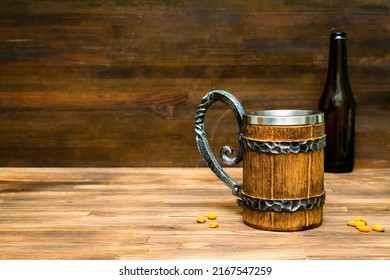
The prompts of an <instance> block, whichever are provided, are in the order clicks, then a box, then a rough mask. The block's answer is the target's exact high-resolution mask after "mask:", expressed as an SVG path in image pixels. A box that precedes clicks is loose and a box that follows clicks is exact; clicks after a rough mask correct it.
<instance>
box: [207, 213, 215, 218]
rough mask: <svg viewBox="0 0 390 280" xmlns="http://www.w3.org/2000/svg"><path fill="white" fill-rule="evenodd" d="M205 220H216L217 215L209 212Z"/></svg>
mask: <svg viewBox="0 0 390 280" xmlns="http://www.w3.org/2000/svg"><path fill="white" fill-rule="evenodd" d="M207 218H209V220H216V219H217V214H215V213H214V212H209V213H208V214H207Z"/></svg>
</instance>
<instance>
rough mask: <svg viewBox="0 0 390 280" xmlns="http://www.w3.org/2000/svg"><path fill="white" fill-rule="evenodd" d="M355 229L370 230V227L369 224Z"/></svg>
mask: <svg viewBox="0 0 390 280" xmlns="http://www.w3.org/2000/svg"><path fill="white" fill-rule="evenodd" d="M357 229H358V230H359V231H362V232H370V231H371V228H370V227H369V226H360V227H358V228H357Z"/></svg>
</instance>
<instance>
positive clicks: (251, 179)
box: [195, 90, 325, 231]
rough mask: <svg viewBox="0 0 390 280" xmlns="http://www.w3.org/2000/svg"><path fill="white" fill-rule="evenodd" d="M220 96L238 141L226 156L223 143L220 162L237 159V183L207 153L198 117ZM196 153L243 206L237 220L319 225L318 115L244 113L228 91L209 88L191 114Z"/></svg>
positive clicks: (266, 225)
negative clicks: (235, 149) (239, 171)
mask: <svg viewBox="0 0 390 280" xmlns="http://www.w3.org/2000/svg"><path fill="white" fill-rule="evenodd" d="M216 101H221V102H223V103H225V104H227V105H228V106H229V108H231V109H232V110H233V112H234V114H235V116H236V119H237V122H238V126H239V131H238V141H239V143H240V146H239V151H238V152H237V154H236V155H235V156H234V157H232V158H230V157H229V156H228V155H227V154H228V153H231V152H232V149H231V147H228V146H224V147H222V149H221V152H220V157H221V160H222V162H223V163H225V164H227V165H234V164H237V163H239V162H240V161H243V183H242V184H239V183H237V182H236V181H235V180H233V179H232V178H231V177H230V176H229V175H228V174H227V173H226V172H225V171H224V170H223V169H222V168H221V166H220V165H219V163H218V161H217V160H216V159H215V157H214V156H213V154H212V152H211V149H210V147H209V144H208V142H207V139H206V132H205V128H204V117H205V114H206V111H207V109H208V107H209V106H210V105H211V104H213V103H214V102H216ZM195 131H196V133H197V136H196V140H197V145H198V149H199V151H200V154H201V155H202V157H203V159H204V161H205V162H206V163H207V164H208V166H209V167H210V168H211V169H212V171H213V172H214V173H215V174H216V175H217V176H218V178H220V179H221V180H222V181H223V182H224V183H225V184H226V185H227V186H228V187H230V188H231V189H232V192H233V194H234V195H236V196H238V198H239V199H238V200H237V202H238V203H239V205H240V206H242V207H243V221H244V222H245V223H246V224H247V225H249V226H252V227H255V228H259V229H264V230H275V231H296V230H305V229H310V228H314V227H317V226H319V225H320V224H321V223H322V218H323V204H324V203H325V191H324V150H323V149H324V147H325V126H324V115H323V113H321V112H318V111H310V110H268V111H256V112H251V113H245V110H244V108H243V107H242V105H241V103H240V102H239V101H238V100H237V99H236V98H235V97H234V96H233V95H232V94H230V93H228V92H226V91H221V90H215V91H211V92H209V93H208V94H207V95H206V96H205V97H204V98H203V99H202V102H201V104H200V105H199V107H198V111H197V114H196V118H195Z"/></svg>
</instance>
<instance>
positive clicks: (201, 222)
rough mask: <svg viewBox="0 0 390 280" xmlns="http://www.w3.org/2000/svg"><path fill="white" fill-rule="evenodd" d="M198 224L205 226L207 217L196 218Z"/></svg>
mask: <svg viewBox="0 0 390 280" xmlns="http://www.w3.org/2000/svg"><path fill="white" fill-rule="evenodd" d="M196 222H197V223H200V224H203V223H205V222H206V217H205V216H198V217H196Z"/></svg>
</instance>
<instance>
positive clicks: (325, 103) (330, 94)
mask: <svg viewBox="0 0 390 280" xmlns="http://www.w3.org/2000/svg"><path fill="white" fill-rule="evenodd" d="M355 106H356V102H355V98H354V96H353V94H352V91H351V90H341V89H329V88H325V89H324V91H323V93H322V95H321V99H320V109H324V108H355Z"/></svg>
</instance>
